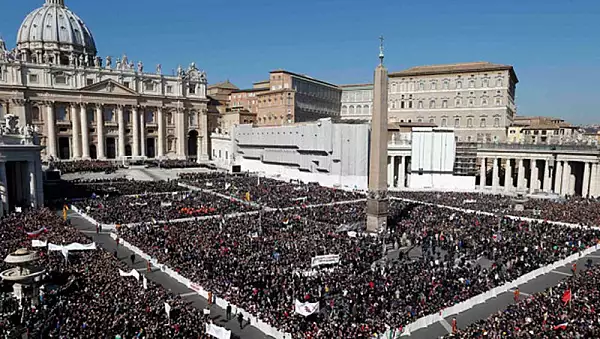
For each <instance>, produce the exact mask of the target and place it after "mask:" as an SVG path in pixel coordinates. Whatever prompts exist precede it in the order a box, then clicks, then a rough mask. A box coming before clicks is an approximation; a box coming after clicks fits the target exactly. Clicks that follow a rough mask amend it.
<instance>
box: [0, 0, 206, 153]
mask: <svg viewBox="0 0 600 339" xmlns="http://www.w3.org/2000/svg"><path fill="white" fill-rule="evenodd" d="M206 87H207V80H206V75H205V73H204V72H202V71H200V70H199V69H198V68H197V67H196V65H195V64H194V63H192V64H190V65H189V66H188V67H186V68H183V67H181V66H180V67H178V69H177V70H176V71H175V72H174V74H173V75H165V74H163V72H162V70H161V66H160V65H156V66H155V67H152V70H151V71H149V70H148V69H147V68H146V67H145V66H144V65H143V63H142V62H133V61H132V60H129V59H128V58H127V56H126V55H123V56H121V57H110V56H107V57H106V58H104V59H102V58H101V57H100V56H99V55H98V52H97V49H96V44H95V42H94V37H93V35H92V32H91V30H90V29H89V28H88V27H87V26H86V25H85V23H84V22H83V20H81V19H80V18H79V17H78V16H77V15H76V14H75V13H73V12H72V11H71V10H69V8H67V7H66V6H65V3H64V0H45V3H44V4H43V5H42V7H40V8H38V9H35V10H34V11H33V12H31V13H30V14H29V15H27V17H26V18H25V20H24V21H23V23H22V24H21V27H20V29H19V32H18V35H17V41H16V46H15V48H14V49H12V50H9V49H7V47H6V44H5V42H4V41H2V40H0V120H2V119H3V117H4V116H5V115H8V114H13V115H15V116H17V117H18V119H19V121H20V122H21V124H22V125H32V126H34V128H35V129H36V130H37V131H38V133H39V134H40V142H41V145H42V146H45V150H44V151H43V153H42V154H43V156H44V157H45V158H46V159H50V158H54V159H122V158H124V157H130V158H133V159H140V158H143V157H146V158H150V159H152V158H159V159H161V158H177V159H184V158H188V159H198V160H204V159H208V156H209V140H208V131H209V130H210V128H211V126H212V121H209V120H211V119H209V115H208V113H207V103H208V99H207V96H206Z"/></svg>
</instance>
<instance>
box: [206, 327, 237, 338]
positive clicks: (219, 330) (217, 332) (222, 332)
mask: <svg viewBox="0 0 600 339" xmlns="http://www.w3.org/2000/svg"><path fill="white" fill-rule="evenodd" d="M206 333H207V334H210V335H212V336H213V337H215V338H217V339H230V338H231V331H229V330H227V329H225V328H223V327H220V326H217V325H215V324H206Z"/></svg>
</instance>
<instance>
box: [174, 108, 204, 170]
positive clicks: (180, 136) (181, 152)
mask: <svg viewBox="0 0 600 339" xmlns="http://www.w3.org/2000/svg"><path fill="white" fill-rule="evenodd" d="M175 122H176V124H177V126H176V129H177V157H179V158H180V159H181V158H185V156H186V154H185V146H186V141H187V140H186V135H185V110H177V113H176V121H175ZM198 152H200V150H198Z"/></svg>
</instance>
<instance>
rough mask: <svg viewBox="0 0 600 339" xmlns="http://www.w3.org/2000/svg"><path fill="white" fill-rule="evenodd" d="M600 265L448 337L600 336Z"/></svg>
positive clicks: (589, 267) (585, 337)
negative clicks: (599, 318) (599, 316)
mask: <svg viewBox="0 0 600 339" xmlns="http://www.w3.org/2000/svg"><path fill="white" fill-rule="evenodd" d="M599 289H600V266H593V267H592V266H588V267H587V268H586V269H582V270H581V271H580V272H579V274H577V275H575V276H573V277H570V278H568V279H567V280H564V281H561V282H559V283H558V285H557V286H553V287H550V288H549V289H547V290H546V291H544V292H542V293H537V294H535V295H532V296H530V297H525V298H523V299H522V300H520V301H519V302H518V303H515V304H512V305H510V306H509V307H508V308H507V309H505V310H502V311H500V312H498V313H496V314H492V315H491V316H490V317H489V318H487V319H485V320H482V321H479V322H477V323H474V324H472V325H470V326H468V327H467V328H465V329H463V330H457V331H456V333H452V334H450V335H448V336H447V338H465V339H467V338H569V339H572V338H580V339H587V338H600V321H598V311H597V310H598V308H600V290H599Z"/></svg>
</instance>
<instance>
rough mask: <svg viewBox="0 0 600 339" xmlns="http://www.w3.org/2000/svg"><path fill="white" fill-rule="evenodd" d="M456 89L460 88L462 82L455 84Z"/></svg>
mask: <svg viewBox="0 0 600 339" xmlns="http://www.w3.org/2000/svg"><path fill="white" fill-rule="evenodd" d="M456 88H462V81H460V80H459V81H457V82H456Z"/></svg>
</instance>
